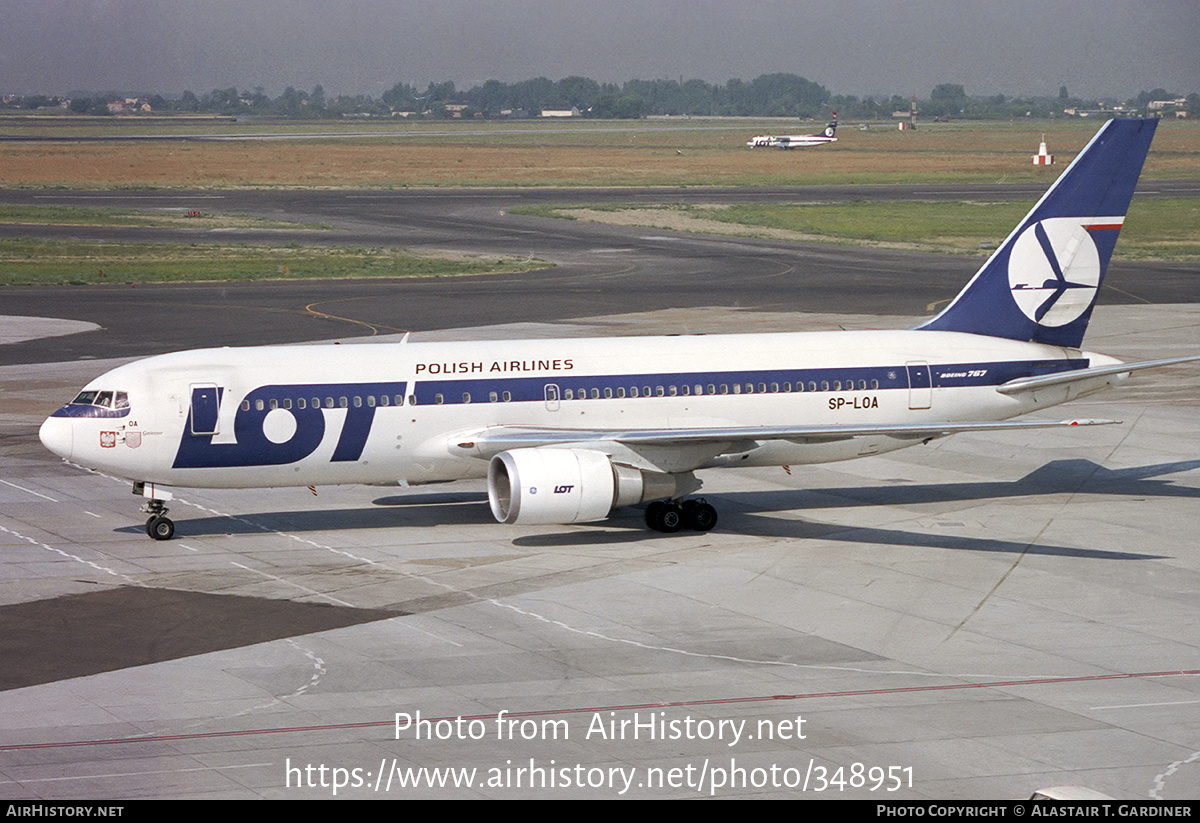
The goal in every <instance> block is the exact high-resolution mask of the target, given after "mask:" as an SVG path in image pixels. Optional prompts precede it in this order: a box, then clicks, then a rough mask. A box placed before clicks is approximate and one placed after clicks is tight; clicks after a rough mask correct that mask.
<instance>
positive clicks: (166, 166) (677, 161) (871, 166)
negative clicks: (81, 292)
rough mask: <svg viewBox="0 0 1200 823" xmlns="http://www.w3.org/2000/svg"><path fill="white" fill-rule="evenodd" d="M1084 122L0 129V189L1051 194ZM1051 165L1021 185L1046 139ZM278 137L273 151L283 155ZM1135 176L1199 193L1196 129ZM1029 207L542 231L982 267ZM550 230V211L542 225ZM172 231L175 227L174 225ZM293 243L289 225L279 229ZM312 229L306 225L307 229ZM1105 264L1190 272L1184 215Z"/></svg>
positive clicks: (906, 208) (737, 212)
mask: <svg viewBox="0 0 1200 823" xmlns="http://www.w3.org/2000/svg"><path fill="white" fill-rule="evenodd" d="M1099 125H1100V123H1099V121H1095V120H1059V121H1053V122H1046V121H1014V122H1008V123H974V122H970V123H967V122H964V123H950V124H929V125H924V126H922V127H921V128H920V129H918V130H917V131H915V132H914V131H909V132H901V131H899V130H897V129H896V128H895V126H894V124H891V123H886V124H872V125H871V126H870V127H869V128H867V129H865V130H861V129H859V128H858V127H857V126H856V125H855V124H850V123H844V124H843V125H842V127H841V129H840V130H839V133H838V137H839V140H838V142H837V143H836V144H833V145H829V146H822V147H819V148H814V149H802V150H797V151H787V152H785V151H776V150H766V149H757V150H756V149H750V148H748V147H747V146H746V145H745V142H746V140H748V139H749V138H750V137H752V136H754V135H756V134H770V133H774V134H781V133H793V134H794V133H807V132H809V131H813V130H816V129H817V128H819V126H820V124H818V123H815V122H810V123H798V122H796V121H793V120H750V119H747V120H738V119H695V120H690V119H683V118H672V119H656V120H643V121H612V122H601V121H572V122H562V121H556V122H546V121H531V120H527V121H512V122H483V121H470V122H452V121H451V122H447V121H436V122H434V121H422V122H398V123H378V122H360V121H356V122H352V123H342V122H324V121H323V122H316V123H295V122H282V123H281V122H269V121H265V122H253V121H251V122H237V123H233V122H214V121H212V120H204V121H195V120H188V119H180V120H164V119H156V120H153V121H150V122H145V121H140V120H137V119H130V120H125V121H116V120H112V119H109V118H96V119H86V118H83V119H79V118H74V119H59V118H53V117H24V118H5V117H0V138H21V139H10V140H0V181H3V182H0V186H4V187H8V188H43V189H53V188H86V189H126V188H137V189H141V188H151V189H153V188H214V189H215V188H240V187H254V188H291V187H305V188H312V187H330V188H345V187H352V188H364V187H365V188H374V187H379V188H403V187H462V186H480V187H529V186H556V187H588V186H604V187H607V186H630V187H635V186H639V187H640V186H667V187H674V186H680V187H704V186H788V185H816V184H851V185H853V184H867V183H930V184H936V183H963V184H966V185H970V184H971V183H978V182H995V181H1009V182H1021V181H1036V182H1040V183H1045V184H1047V185H1048V184H1049V183H1050V182H1051V181H1052V180H1053V179H1054V178H1055V177H1056V176H1057V175H1058V174H1059V173H1060V172H1061V170H1062V169H1063V168H1065V166H1066V163H1068V162H1069V161H1070V160H1071V159H1072V158H1073V157H1074V155H1075V153H1076V152H1078V151H1079V150H1080V149H1081V148H1082V147H1083V146H1084V145H1085V144H1086V143H1087V141H1088V140H1089V139H1090V138H1091V136H1092V135H1093V134H1094V133H1095V131H1096V130H1097V128H1099ZM1043 136H1044V138H1045V140H1046V142H1047V143H1048V145H1049V149H1050V151H1051V152H1052V153H1054V154H1055V155H1056V159H1057V160H1058V165H1056V166H1054V167H1052V168H1045V167H1034V166H1033V165H1032V163H1031V162H1030V157H1031V155H1033V154H1034V153H1036V151H1037V147H1038V143H1039V142H1040V141H1041V140H1042V139H1043ZM281 138H287V139H281ZM1143 177H1144V178H1151V179H1152V178H1155V177H1157V178H1196V179H1198V180H1200V123H1191V122H1174V121H1170V122H1163V123H1161V124H1160V126H1159V129H1158V133H1157V135H1156V137H1155V141H1154V145H1153V147H1152V149H1151V152H1150V157H1149V159H1148V160H1147V162H1146V167H1145V170H1144V172H1143ZM1029 205H1030V204H1029V203H965V202H964V203H941V204H934V203H909V204H904V205H902V206H895V205H890V204H884V203H869V202H860V203H850V204H838V205H833V204H797V205H793V206H786V207H779V206H770V207H755V206H750V205H729V206H728V207H723V208H716V207H712V208H705V207H700V206H695V207H688V208H682V207H680V208H670V209H667V208H638V209H632V208H620V207H615V208H614V207H608V208H606V209H603V210H586V209H583V210H572V211H570V212H567V211H557V212H554V213H553V214H554V216H571V217H575V218H583V219H600V220H609V221H621V222H628V223H634V224H638V225H653V226H662V227H665V228H674V229H681V230H691V231H705V232H724V233H731V234H743V235H751V236H776V237H784V238H792V239H817V240H822V241H832V242H848V243H872V244H886V245H892V246H898V247H916V248H928V249H934V250H938V251H951V252H958V253H979V252H980V249H981V244H989V243H992V244H994V243H996V242H999V241H1000V240H1002V239H1003V237H1004V236H1005V234H1006V233H1007V232H1008V231H1009V229H1011V227H1012V226H1013V225H1014V224H1015V222H1016V220H1017V219H1019V217H1020V216H1021V215H1022V214H1023V213H1024V212H1025V210H1026V209H1027V208H1028V206H1029ZM547 213H548V212H547ZM185 221H186V223H185ZM36 223H43V224H44V223H58V224H74V225H81V224H85V225H102V226H171V225H184V224H186V225H189V226H196V227H207V228H214V227H272V226H282V225H291V224H282V223H274V222H271V221H263V220H259V219H258V218H252V217H246V216H241V215H225V214H204V215H201V216H200V217H187V216H186V215H185V214H183V213H179V212H174V213H172V212H165V211H153V212H152V211H149V210H146V211H138V210H134V211H130V210H124V211H117V210H111V209H74V208H58V207H51V206H38V207H31V208H21V209H17V208H0V224H8V225H20V224H36ZM292 227H295V226H292ZM313 228H317V227H315V226H314V227H313ZM1122 235H1123V236H1122V240H1121V243H1120V245H1119V246H1118V248H1117V254H1118V255H1119V256H1123V257H1127V258H1130V257H1136V258H1164V259H1174V260H1200V214H1198V206H1197V204H1196V201H1194V200H1184V199H1179V200H1157V201H1151V200H1142V201H1137V200H1135V202H1134V206H1133V208H1132V209H1131V211H1130V215H1129V220H1128V222H1127V224H1126V230H1125V231H1124V232H1122ZM542 265H544V264H542V263H539V262H537V261H497V260H490V261H483V260H461V259H459V260H450V259H445V258H436V259H430V258H424V257H417V256H414V255H410V254H406V253H404V252H399V251H380V250H372V249H330V248H317V247H301V246H297V247H285V248H268V247H264V246H248V245H208V244H205V245H203V246H189V245H169V244H132V243H123V244H112V243H61V242H56V243H45V242H38V241H33V240H22V239H17V240H8V241H4V242H2V243H0V284H5V283H7V284H17V283H92V282H148V281H164V280H229V279H251V278H254V279H257V278H265V277H291V278H307V277H362V276H392V277H397V276H399V277H405V276H441V275H450V274H475V273H482V272H486V271H516V270H529V269H533V268H538V267H541V266H542Z"/></svg>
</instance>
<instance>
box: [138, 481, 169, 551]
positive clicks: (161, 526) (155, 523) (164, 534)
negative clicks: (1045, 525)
mask: <svg viewBox="0 0 1200 823" xmlns="http://www.w3.org/2000/svg"><path fill="white" fill-rule="evenodd" d="M133 493H134V494H137V495H141V496H142V497H145V498H146V502H145V503H143V504H142V511H144V512H147V513H148V514H149V515H150V519H149V520H147V521H146V534H148V535H150V536H151V537H153V538H154V539H155V540H170V539H171V538H172V537H174V536H175V521H173V520H172V519H171V518H169V517H167V507H166V501H167V500H170V499H171V497H172V495H171V493H170V492H169V491H166V490H164V489H161V488H158V487H156V486H155V485H154V484H153V483H134V484H133Z"/></svg>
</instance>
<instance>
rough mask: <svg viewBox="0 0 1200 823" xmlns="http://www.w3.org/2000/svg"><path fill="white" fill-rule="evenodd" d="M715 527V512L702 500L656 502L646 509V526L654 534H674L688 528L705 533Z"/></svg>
mask: <svg viewBox="0 0 1200 823" xmlns="http://www.w3.org/2000/svg"><path fill="white" fill-rule="evenodd" d="M716 525H717V510H716V509H714V508H713V507H712V506H710V505H709V504H708V503H706V502H704V501H703V500H686V501H684V502H683V503H682V504H680V503H676V502H674V501H671V500H656V501H654V502H653V503H651V504H650V505H649V506H647V507H646V526H647V527H649V528H650V529H652V530H654V531H656V532H663V533H664V534H674V533H675V532H678V531H680V530H681V529H684V528H688V529H693V530H695V531H698V532H706V531H709V530H710V529H712V528H713V527H714V526H716Z"/></svg>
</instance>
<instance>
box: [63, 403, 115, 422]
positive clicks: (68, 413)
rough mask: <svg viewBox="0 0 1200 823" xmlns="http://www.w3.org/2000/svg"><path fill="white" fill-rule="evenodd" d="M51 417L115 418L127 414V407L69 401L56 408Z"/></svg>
mask: <svg viewBox="0 0 1200 823" xmlns="http://www.w3.org/2000/svg"><path fill="white" fill-rule="evenodd" d="M50 416H51V417H91V418H97V419H101V418H102V419H116V418H119V417H128V416H129V407H128V406H125V407H123V408H119V409H110V408H108V407H107V406H90V405H87V404H86V403H69V404H67V405H66V406H63V407H62V408H60V409H58V410H57V411H55V412H54V414H52V415H50Z"/></svg>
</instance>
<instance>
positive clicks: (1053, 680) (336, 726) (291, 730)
mask: <svg viewBox="0 0 1200 823" xmlns="http://www.w3.org/2000/svg"><path fill="white" fill-rule="evenodd" d="M1196 675H1200V669H1180V670H1178V671H1165V672H1134V673H1132V674H1094V675H1083V676H1079V677H1046V678H1031V679H1028V680H990V681H986V682H983V683H945V684H942V685H939V686H896V687H893V688H887V689H851V690H847V691H838V692H811V693H808V694H770V695H759V696H756V697H720V698H713V699H710V700H676V701H671V702H666V703H630V704H626V705H620V706H585V707H579V708H573V709H550V710H540V711H530V712H505V713H504V717H506V718H513V719H516V718H521V717H546V716H553V715H563V714H587V713H594V712H624V711H639V710H644V709H670V708H680V707H683V706H722V705H734V704H738V703H763V702H766V701H772V700H816V699H818V698H822V697H870V696H872V695H885V694H912V693H916V692H945V691H958V690H962V689H998V688H1011V687H1013V686H1052V685H1061V684H1064V683H1095V682H1097V681H1101V680H1132V679H1144V678H1151V677H1194V676H1196ZM497 714H498V712H491V713H489V714H474V715H462V716H461V719H462V720H492V719H494V718H495V717H496V716H497ZM458 719H459V716H454V717H423V718H421V720H422V722H424V721H429V722H430V723H437V722H439V721H445V720H449V721H456V720H458ZM394 725H395V720H394V719H393V720H372V721H369V722H366V723H327V724H320V725H316V726H281V727H277V728H268V729H237V730H233V731H224V732H195V733H192V734H161V735H146V736H144V737H115V738H111V739H107V740H60V741H56V742H48V743H15V744H12V745H8V746H0V751H23V750H28V749H52V748H59V747H62V748H66V747H70V746H111V745H115V744H119V743H162V742H169V741H172V740H206V739H211V738H215V737H241V736H244V735H256V734H296V733H298V732H318V731H338V730H341V729H372V728H386V727H389V726H394Z"/></svg>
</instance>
